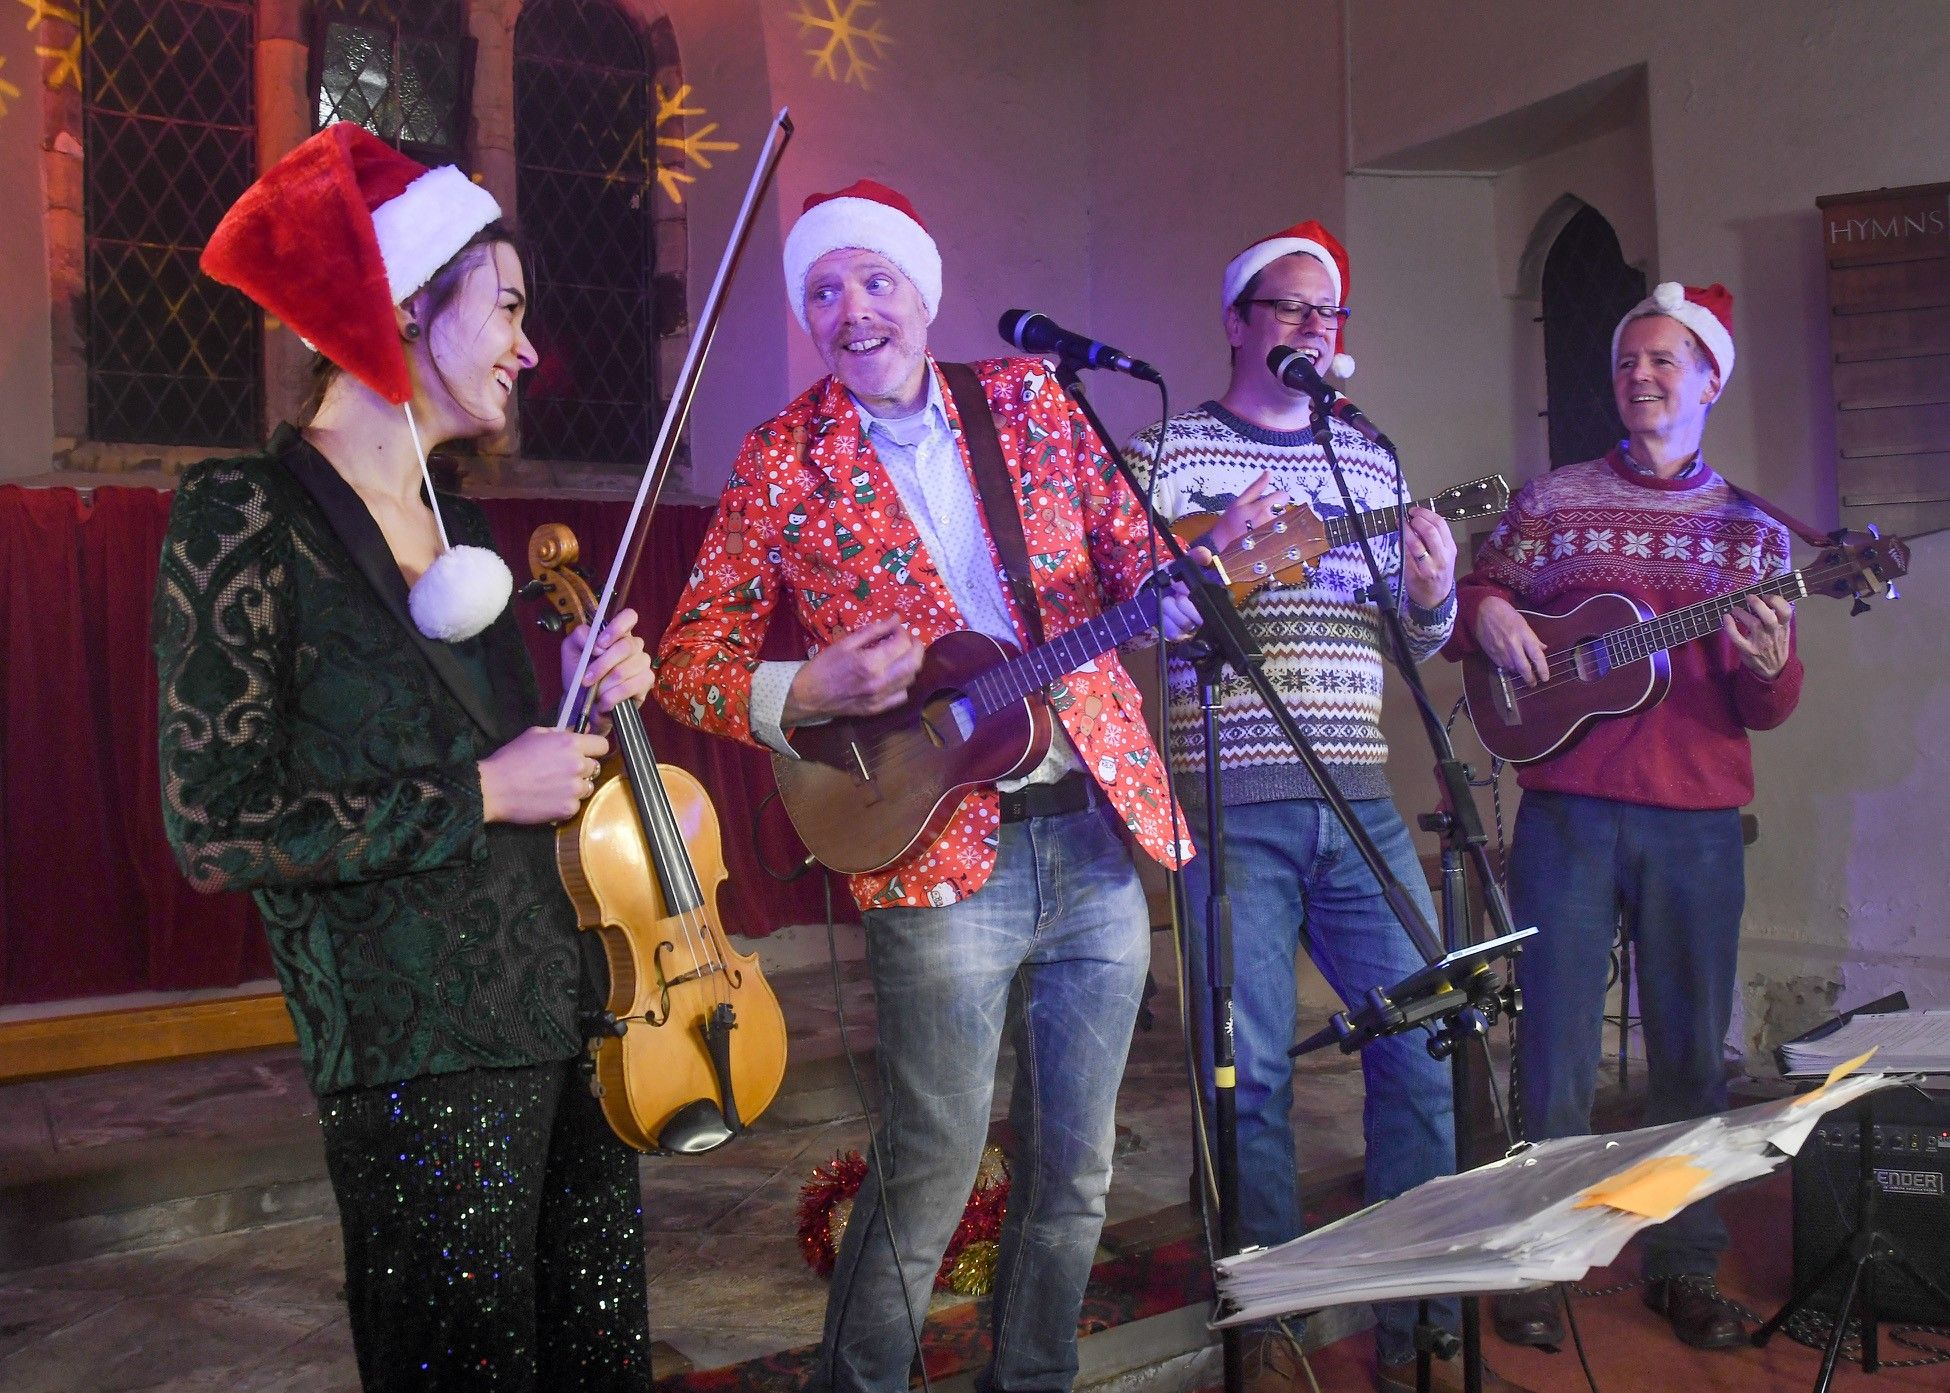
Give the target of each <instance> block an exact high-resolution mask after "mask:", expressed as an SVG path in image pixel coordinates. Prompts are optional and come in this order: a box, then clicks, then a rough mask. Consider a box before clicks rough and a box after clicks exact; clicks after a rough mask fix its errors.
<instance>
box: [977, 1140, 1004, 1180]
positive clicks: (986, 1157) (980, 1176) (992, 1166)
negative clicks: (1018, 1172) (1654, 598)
mask: <svg viewBox="0 0 1950 1393" xmlns="http://www.w3.org/2000/svg"><path fill="white" fill-rule="evenodd" d="M1008 1178H1009V1161H1008V1158H1007V1157H1005V1156H1004V1155H1003V1154H1002V1148H1001V1147H999V1146H994V1145H990V1146H985V1147H983V1148H982V1164H981V1165H980V1166H978V1167H976V1169H975V1188H976V1189H977V1190H987V1189H989V1188H991V1187H992V1186H996V1185H1000V1184H1001V1183H1002V1182H1003V1181H1005V1180H1007V1179H1008Z"/></svg>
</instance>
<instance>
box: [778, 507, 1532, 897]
mask: <svg viewBox="0 0 1950 1393" xmlns="http://www.w3.org/2000/svg"><path fill="white" fill-rule="evenodd" d="M1450 495H1454V497H1450ZM1444 499H1447V500H1448V501H1447V502H1446V503H1442V506H1443V507H1448V508H1451V509H1461V508H1464V507H1467V508H1469V509H1470V511H1468V512H1461V513H1455V512H1452V513H1450V514H1446V516H1464V517H1476V516H1488V515H1494V514H1496V513H1500V512H1502V511H1503V509H1504V508H1505V507H1506V506H1507V505H1508V499H1509V489H1508V486H1507V485H1505V484H1504V482H1503V480H1502V479H1501V478H1491V479H1479V480H1477V481H1476V482H1474V483H1470V484H1464V485H1462V486H1461V487H1460V488H1457V489H1451V490H1449V494H1447V495H1444V494H1438V495H1437V496H1436V499H1434V500H1430V504H1434V503H1441V502H1442V500H1444ZM1465 500H1466V501H1465ZM1430 504H1425V505H1424V506H1430ZM1438 511H1440V509H1438ZM1197 516H1198V517H1201V518H1203V519H1204V521H1203V522H1202V523H1201V525H1199V526H1198V527H1197V528H1196V530H1195V531H1194V532H1193V534H1192V535H1194V536H1203V535H1204V534H1205V533H1206V532H1208V531H1209V530H1210V529H1211V524H1212V522H1214V521H1216V518H1215V517H1214V515H1212V514H1201V515H1197ZM1398 517H1399V513H1398V510H1397V509H1394V508H1380V509H1376V510H1375V511H1373V512H1369V513H1362V514H1359V515H1357V516H1355V517H1354V518H1352V519H1349V518H1333V519H1330V520H1329V521H1328V522H1326V523H1324V524H1323V523H1322V522H1321V521H1320V519H1319V518H1318V517H1316V516H1315V515H1314V514H1313V512H1312V510H1310V509H1308V508H1306V507H1305V506H1300V507H1294V506H1289V507H1287V508H1286V509H1285V510H1284V511H1283V512H1282V513H1281V514H1280V515H1279V516H1278V517H1275V518H1273V519H1271V520H1270V521H1268V522H1266V523H1263V524H1261V525H1260V526H1259V527H1257V528H1254V529H1253V530H1252V531H1250V532H1248V533H1246V534H1245V535H1244V536H1242V537H1240V538H1239V539H1238V540H1236V541H1235V542H1233V543H1232V545H1230V546H1228V547H1226V548H1225V549H1224V550H1223V551H1222V552H1220V553H1219V555H1218V556H1217V557H1215V558H1214V562H1213V568H1214V570H1215V571H1217V573H1218V579H1219V580H1220V581H1221V582H1222V583H1224V584H1225V585H1226V586H1227V588H1228V589H1230V590H1231V591H1232V592H1233V593H1234V595H1235V596H1239V597H1243V596H1244V595H1246V594H1249V593H1250V592H1251V591H1253V590H1256V589H1258V588H1259V587H1261V586H1263V585H1270V584H1272V583H1273V582H1275V581H1281V580H1288V581H1291V580H1304V579H1305V577H1306V575H1307V574H1308V573H1309V572H1310V570H1311V569H1312V566H1313V563H1314V561H1315V560H1317V559H1318V558H1319V557H1320V556H1321V555H1322V554H1323V553H1325V552H1326V551H1328V550H1329V549H1330V548H1332V547H1335V546H1339V545H1342V544H1343V543H1345V542H1347V541H1350V540H1352V539H1353V537H1354V530H1353V529H1354V528H1355V527H1362V528H1373V529H1377V530H1378V529H1382V528H1386V529H1388V530H1392V529H1393V528H1394V527H1395V526H1396V525H1397V520H1398ZM1174 530H1177V528H1176V525H1175V526H1174ZM1167 569H1169V568H1167ZM1165 583H1168V582H1165ZM1159 584H1160V582H1159V581H1157V580H1156V579H1154V580H1153V581H1152V582H1149V583H1147V584H1146V585H1145V587H1144V588H1143V589H1142V590H1140V591H1139V593H1138V594H1137V595H1136V596H1135V597H1133V598H1132V599H1129V600H1126V601H1124V603H1122V604H1120V605H1116V606H1114V607H1113V608H1111V609H1108V610H1105V611H1104V612H1103V613H1102V614H1100V615H1098V616H1097V617H1096V618H1094V619H1090V620H1086V621H1085V622H1083V623H1081V624H1079V625H1077V626H1076V627H1075V628H1073V629H1069V630H1066V631H1065V632H1063V633H1061V634H1059V635H1057V636H1056V637H1055V638H1053V639H1051V640H1050V641H1049V642H1047V643H1045V644H1043V645H1042V646H1040V647H1038V648H1034V649H1031V650H1030V651H1029V652H1027V653H1024V652H1022V651H1020V650H1019V649H1017V648H1016V647H1014V646H1013V645H1012V644H1008V643H1005V642H1003V641H1001V640H1000V639H995V638H991V637H989V636H988V635H987V634H981V633H975V632H973V631H970V630H965V629H964V630H961V631H958V632H956V633H952V634H945V635H943V636H942V637H941V638H938V639H936V640H935V641H934V642H933V643H931V644H929V645H928V647H927V650H926V652H924V653H923V654H922V656H921V669H920V671H919V672H918V673H917V674H916V675H915V678H914V682H913V685H912V686H910V687H909V688H908V696H907V700H906V701H905V702H904V703H903V704H902V705H900V706H898V707H895V708H894V709H893V710H891V711H886V712H883V713H881V714H880V715H877V716H843V717H839V718H836V719H834V720H831V721H827V722H825V723H823V724H821V725H813V726H802V727H800V728H799V729H798V730H796V731H794V732H793V735H792V747H793V749H794V750H796V751H798V753H799V758H797V759H789V758H787V757H785V756H783V755H774V756H773V757H772V772H773V775H774V777H775V778H776V779H777V780H778V785H779V801H780V803H782V804H783V805H784V807H785V811H786V816H787V817H789V818H790V819H791V820H792V826H793V828H794V830H796V831H797V832H798V834H799V839H800V840H801V841H803V842H804V843H805V844H806V849H807V850H808V851H810V852H811V853H812V854H813V856H814V857H815V858H817V859H818V860H819V861H820V862H821V863H823V864H824V865H827V866H830V867H831V868H832V869H834V870H836V871H841V872H843V873H845V874H848V875H861V874H865V873H867V872H870V871H878V870H882V869H884V868H886V867H888V866H891V865H893V864H894V862H896V861H899V860H900V859H902V858H903V857H905V856H907V855H908V854H909V853H910V852H912V851H913V850H914V849H915V848H916V847H920V846H925V845H927V844H928V843H931V842H932V841H933V840H934V839H935V838H937V837H939V836H940V835H941V833H942V832H943V831H944V830H945V829H946V827H947V825H948V823H949V821H950V820H951V819H952V818H953V817H954V815H955V813H956V811H957V810H958V809H959V808H960V807H961V802H962V799H963V798H965V797H967V796H968V794H969V793H970V792H972V791H973V790H975V789H977V788H979V787H981V786H982V785H984V784H992V783H995V782H997V781H998V780H1001V779H1008V778H1012V777H1015V776H1017V775H1021V774H1026V773H1028V772H1029V771H1030V770H1031V769H1034V768H1035V767H1036V766H1037V765H1038V764H1040V763H1042V760H1043V756H1044V755H1046V754H1048V753H1049V742H1050V737H1051V728H1050V720H1051V717H1050V710H1049V705H1048V702H1047V700H1046V699H1045V696H1044V692H1045V689H1046V688H1048V686H1049V685H1050V684H1051V683H1052V682H1055V681H1056V680H1057V679H1059V678H1061V677H1063V676H1065V675H1066V674H1068V673H1071V672H1074V671H1075V670H1076V669H1077V668H1079V667H1081V666H1083V664H1085V663H1087V662H1089V661H1090V660H1091V659H1092V658H1095V657H1096V656H1097V655H1098V654H1100V653H1103V652H1105V651H1107V650H1109V649H1111V648H1114V647H1116V646H1117V645H1118V644H1121V643H1128V642H1130V641H1131V640H1132V639H1134V638H1137V637H1139V636H1140V635H1142V634H1144V633H1146V632H1148V631H1149V630H1151V629H1153V628H1155V627H1156V626H1157V623H1158V609H1159V604H1160V595H1159V590H1158V585H1159Z"/></svg>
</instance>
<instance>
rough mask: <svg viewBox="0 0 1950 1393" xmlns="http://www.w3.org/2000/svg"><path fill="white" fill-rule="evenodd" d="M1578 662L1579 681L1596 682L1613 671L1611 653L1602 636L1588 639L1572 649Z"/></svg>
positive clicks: (1573, 657)
mask: <svg viewBox="0 0 1950 1393" xmlns="http://www.w3.org/2000/svg"><path fill="white" fill-rule="evenodd" d="M1571 653H1572V661H1573V662H1575V663H1576V664H1577V672H1578V681H1580V682H1596V681H1597V680H1598V679H1599V678H1601V677H1603V676H1604V675H1605V674H1606V673H1608V672H1610V671H1611V654H1610V652H1609V651H1608V650H1607V649H1606V647H1605V641H1604V640H1603V639H1601V638H1594V639H1586V640H1585V641H1584V642H1583V643H1580V644H1579V645H1578V646H1577V647H1576V648H1574V649H1572V650H1571Z"/></svg>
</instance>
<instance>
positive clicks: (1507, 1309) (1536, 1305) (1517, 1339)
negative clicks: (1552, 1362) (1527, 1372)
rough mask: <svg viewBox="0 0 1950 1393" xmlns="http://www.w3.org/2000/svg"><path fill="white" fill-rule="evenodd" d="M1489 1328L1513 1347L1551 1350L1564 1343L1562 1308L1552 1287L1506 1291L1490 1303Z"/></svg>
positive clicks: (1555, 1290) (1554, 1288) (1555, 1289)
mask: <svg viewBox="0 0 1950 1393" xmlns="http://www.w3.org/2000/svg"><path fill="white" fill-rule="evenodd" d="M1490 1324H1491V1325H1493V1326H1494V1327H1495V1328H1496V1333H1497V1336H1498V1337H1499V1338H1500V1339H1504V1340H1508V1341H1509V1342H1510V1343H1511V1344H1513V1345H1535V1346H1536V1347H1537V1348H1538V1349H1549V1350H1554V1349H1556V1348H1557V1347H1558V1346H1559V1345H1561V1344H1563V1343H1564V1307H1563V1305H1562V1303H1561V1302H1560V1301H1559V1299H1558V1295H1557V1288H1556V1287H1533V1288H1532V1289H1531V1290H1529V1291H1506V1292H1503V1293H1501V1294H1500V1295H1498V1296H1494V1297H1492V1298H1491V1299H1490Z"/></svg>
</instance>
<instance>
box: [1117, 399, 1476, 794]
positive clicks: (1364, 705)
mask: <svg viewBox="0 0 1950 1393" xmlns="http://www.w3.org/2000/svg"><path fill="white" fill-rule="evenodd" d="M1157 438H1158V429H1157V427H1155V426H1153V427H1152V428H1151V429H1149V430H1147V431H1143V432H1140V433H1139V434H1138V435H1137V436H1135V437H1133V439H1132V440H1131V443H1130V445H1129V446H1128V447H1127V448H1126V451H1125V453H1126V455H1127V456H1128V457H1129V458H1130V461H1131V463H1132V465H1133V466H1135V467H1136V469H1137V472H1138V475H1139V477H1140V478H1143V479H1146V480H1147V481H1148V480H1149V479H1150V478H1151V475H1152V472H1153V466H1154V462H1155V465H1156V473H1157V485H1156V494H1155V499H1154V501H1155V503H1156V505H1157V508H1158V511H1159V512H1161V513H1163V514H1164V515H1165V516H1166V517H1168V518H1172V519H1177V518H1182V517H1184V516H1186V515H1187V514H1190V513H1220V512H1223V511H1224V510H1225V507H1226V505H1227V504H1228V503H1230V502H1231V501H1232V500H1233V499H1234V498H1236V497H1238V495H1239V494H1240V492H1241V491H1242V490H1244V489H1245V487H1246V486H1247V485H1248V484H1250V483H1252V481H1253V480H1254V479H1256V478H1258V477H1259V475H1260V473H1261V472H1262V471H1270V472H1271V474H1272V476H1273V479H1274V481H1275V482H1276V483H1277V484H1278V485H1279V487H1280V488H1282V489H1284V490H1286V493H1287V495H1288V497H1290V498H1291V499H1293V500H1294V501H1295V502H1296V503H1305V504H1307V505H1308V506H1309V507H1311V508H1312V509H1313V510H1314V512H1315V513H1316V514H1317V515H1319V516H1320V517H1321V518H1322V519H1323V520H1324V519H1328V518H1333V517H1339V516H1343V515H1345V513H1346V512H1347V509H1346V508H1345V507H1344V506H1343V505H1342V502H1341V495H1340V490H1339V488H1338V487H1337V486H1336V485H1335V483H1334V476H1333V474H1332V473H1330V472H1329V470H1328V468H1327V458H1326V455H1325V453H1324V452H1323V451H1322V450H1321V448H1320V447H1319V446H1318V445H1316V444H1314V441H1313V433H1312V432H1311V431H1304V430H1301V431H1276V430H1264V429H1261V428H1260V427H1258V426H1255V425H1253V424H1252V423H1250V422H1248V421H1245V420H1242V419H1240V418H1239V417H1238V416H1235V415H1233V414H1232V412H1230V411H1228V410H1226V409H1225V407H1223V406H1221V405H1219V403H1217V402H1213V401H1208V402H1206V403H1205V405H1203V406H1201V407H1199V408H1198V409H1197V410H1196V411H1188V412H1186V413H1184V414H1183V415H1180V416H1174V417H1172V418H1171V420H1170V422H1169V423H1168V429H1167V432H1166V437H1165V447H1164V453H1163V456H1162V458H1154V457H1155V452H1156V448H1157ZM1334 454H1335V457H1336V458H1337V459H1338V460H1339V461H1340V465H1341V472H1342V473H1343V474H1345V475H1346V476H1347V485H1348V489H1349V491H1350V492H1351V493H1352V494H1353V495H1354V500H1355V504H1356V509H1357V511H1359V512H1368V511H1371V510H1373V509H1377V508H1392V507H1395V506H1397V505H1398V504H1399V503H1401V502H1406V501H1410V500H1411V499H1412V495H1411V494H1409V493H1408V492H1407V490H1406V488H1405V486H1403V485H1402V483H1401V476H1400V473H1399V471H1398V470H1397V469H1396V468H1395V463H1394V461H1393V460H1392V459H1391V458H1389V456H1388V455H1387V454H1385V453H1384V452H1383V451H1381V450H1379V449H1377V448H1376V447H1375V446H1373V445H1370V444H1369V443H1368V442H1367V440H1365V439H1364V438H1362V436H1360V435H1359V434H1358V433H1356V432H1355V431H1353V430H1351V429H1349V428H1348V427H1346V426H1344V425H1342V424H1341V423H1340V422H1338V421H1336V422H1334ZM1396 542H1397V538H1396V534H1395V533H1394V532H1393V531H1392V530H1389V531H1386V532H1383V533H1382V534H1381V535H1379V536H1377V537H1374V538H1373V539H1372V542H1371V545H1372V547H1373V549H1374V554H1375V563H1376V564H1377V565H1378V566H1380V567H1381V569H1382V572H1383V574H1384V576H1385V577H1386V579H1387V581H1388V586H1389V590H1390V593H1393V594H1399V583H1400V574H1401V562H1400V552H1399V550H1398V548H1397V545H1396ZM1371 584H1372V580H1371V577H1370V576H1369V574H1368V567H1367V562H1366V561H1365V560H1364V559H1363V557H1362V555H1361V548H1360V546H1359V545H1358V544H1351V545H1348V546H1343V547H1336V548H1335V549H1334V550H1333V551H1330V552H1328V553H1327V554H1326V555H1325V556H1323V557H1321V558H1320V560H1319V562H1318V563H1317V570H1316V571H1315V573H1314V575H1313V577H1312V578H1311V580H1310V581H1308V582H1307V583H1304V584H1282V583H1274V584H1272V585H1268V586H1265V587H1263V588H1262V589H1260V590H1258V591H1255V592H1254V593H1253V594H1252V595H1251V596H1249V597H1248V598H1247V600H1246V602H1245V603H1244V604H1243V605H1241V606H1240V613H1241V614H1242V615H1243V616H1244V617H1245V620H1246V623H1247V626H1248V627H1249V628H1250V629H1251V630H1252V633H1253V636H1254V637H1255V638H1256V639H1258V640H1259V644H1260V647H1261V648H1262V649H1263V650H1264V652H1265V655H1266V675H1267V677H1268V678H1269V679H1270V680H1271V682H1272V685H1273V689H1274V690H1275V691H1276V692H1278V693H1279V694H1280V695H1281V697H1282V699H1283V700H1284V701H1285V703H1286V707H1287V709H1288V710H1289V711H1291V712H1292V713H1293V716H1294V719H1295V720H1296V721H1297V722H1298V723H1299V726H1300V729H1301V731H1302V732H1303V733H1304V734H1305V735H1306V737H1307V741H1308V743H1309V744H1311V745H1312V746H1313V748H1314V753H1315V754H1317V755H1318V756H1319V757H1320V759H1321V762H1322V763H1323V764H1324V765H1326V766H1327V771H1328V773H1329V774H1330V775H1331V776H1332V778H1333V780H1334V783H1335V784H1336V786H1337V787H1339V789H1340V791H1341V792H1342V793H1343V794H1345V795H1346V796H1347V797H1349V798H1386V797H1387V796H1388V774H1387V768H1386V765H1387V760H1388V742H1387V741H1386V740H1384V739H1383V738H1382V735H1381V688H1382V674H1383V670H1384V667H1385V663H1384V660H1383V656H1382V644H1383V639H1382V633H1381V616H1380V614H1379V613H1378V612H1377V611H1376V609H1375V606H1374V604H1373V603H1372V602H1371V601H1370V600H1368V599H1366V598H1365V596H1366V594H1367V592H1368V589H1369V587H1370V585H1371ZM1404 599H1405V597H1404ZM1455 617H1456V606H1455V599H1454V597H1453V596H1451V597H1450V598H1449V599H1447V600H1445V601H1444V602H1443V604H1442V606H1441V608H1439V609H1436V610H1425V609H1422V608H1421V607H1420V606H1419V605H1416V604H1415V603H1413V602H1412V601H1407V602H1406V603H1404V604H1403V605H1402V618H1403V621H1404V625H1405V628H1406V631H1407V634H1408V642H1409V647H1410V649H1411V650H1412V651H1413V653H1414V655H1415V660H1416V661H1417V662H1420V661H1422V660H1423V659H1424V658H1427V657H1428V656H1429V655H1430V654H1431V653H1433V652H1435V651H1436V649H1438V648H1440V647H1441V646H1442V644H1443V641H1444V640H1445V639H1447V638H1448V637H1449V631H1450V628H1451V626H1452V625H1453V624H1454V623H1455ZM1166 685H1167V688H1168V693H1167V696H1168V703H1167V704H1168V707H1169V717H1168V718H1169V720H1170V723H1171V765H1172V772H1173V773H1174V774H1175V775H1176V776H1177V778H1176V783H1177V786H1178V792H1179V796H1180V797H1181V798H1183V799H1184V800H1185V801H1186V802H1187V803H1188V804H1190V805H1192V806H1193V807H1199V806H1203V804H1204V801H1205V797H1204V790H1205V785H1204V771H1205V733H1204V721H1203V716H1202V713H1201V711H1200V709H1199V702H1198V679H1197V674H1196V673H1195V672H1194V671H1193V669H1192V666H1191V665H1190V664H1189V663H1184V662H1178V661H1174V662H1172V663H1171V664H1170V665H1169V667H1168V669H1167V678H1166ZM1219 702H1220V718H1219V777H1220V787H1221V790H1222V794H1223V797H1224V799H1225V802H1226V803H1227V804H1228V805H1237V804H1244V803H1270V802H1273V801H1275V800H1278V799H1283V798H1318V797H1320V796H1321V793H1320V789H1319V787H1318V786H1317V785H1316V784H1315V783H1314V781H1313V779H1312V778H1311V777H1310V776H1309V775H1308V773H1307V771H1306V768H1305V767H1304V766H1303V765H1302V764H1301V763H1300V758H1299V756H1298V755H1296V754H1294V752H1293V750H1292V748H1291V747H1290V746H1289V745H1288V744H1287V742H1286V737H1285V736H1284V735H1282V734H1281V733H1280V729H1279V727H1278V726H1277V725H1275V724H1274V722H1273V719H1272V716H1271V715H1270V714H1269V713H1268V711H1267V709H1266V707H1265V705H1264V704H1263V703H1262V702H1261V701H1260V699H1259V695H1258V693H1256V692H1255V691H1254V690H1253V689H1252V688H1251V687H1250V686H1249V685H1248V684H1247V683H1246V681H1245V680H1244V679H1243V678H1241V677H1239V676H1237V675H1236V674H1233V673H1230V672H1228V673H1227V674H1226V676H1225V677H1224V679H1223V680H1222V681H1221V683H1220V685H1219Z"/></svg>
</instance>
